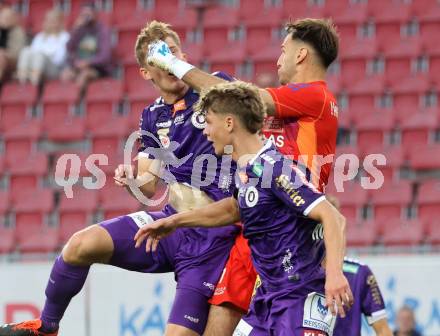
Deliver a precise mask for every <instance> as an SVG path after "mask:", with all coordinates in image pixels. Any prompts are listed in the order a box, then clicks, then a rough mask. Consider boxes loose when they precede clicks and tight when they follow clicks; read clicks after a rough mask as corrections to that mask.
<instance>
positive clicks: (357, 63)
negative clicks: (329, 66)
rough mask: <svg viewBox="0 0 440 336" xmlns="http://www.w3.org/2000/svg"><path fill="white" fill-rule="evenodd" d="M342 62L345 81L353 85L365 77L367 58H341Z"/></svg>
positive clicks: (343, 79) (342, 74)
mask: <svg viewBox="0 0 440 336" xmlns="http://www.w3.org/2000/svg"><path fill="white" fill-rule="evenodd" d="M340 63H341V76H342V81H343V82H344V83H347V84H351V85H353V84H354V83H356V82H358V81H359V80H360V79H362V78H364V77H365V74H366V68H367V60H366V59H365V58H364V57H350V58H348V57H347V58H341V59H340ZM348 88H349V87H348Z"/></svg>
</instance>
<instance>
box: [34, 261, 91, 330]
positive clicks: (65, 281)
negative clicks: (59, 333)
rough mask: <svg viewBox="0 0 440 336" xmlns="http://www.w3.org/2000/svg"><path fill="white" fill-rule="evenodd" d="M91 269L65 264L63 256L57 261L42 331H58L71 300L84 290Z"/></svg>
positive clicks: (50, 279) (52, 275)
mask: <svg viewBox="0 0 440 336" xmlns="http://www.w3.org/2000/svg"><path fill="white" fill-rule="evenodd" d="M89 269H90V266H87V267H83V266H72V265H69V264H67V263H65V262H64V260H63V256H62V255H60V256H59V257H58V258H57V259H56V261H55V263H54V265H53V268H52V272H51V273H50V277H49V281H48V283H47V287H46V303H45V304H44V308H43V312H42V313H41V321H42V328H41V331H43V332H53V331H56V330H58V326H59V323H60V321H61V319H62V317H63V315H64V312H65V311H66V309H67V307H68V306H69V303H70V300H71V299H72V298H73V297H74V296H75V295H76V294H78V293H79V292H80V291H81V289H82V288H83V286H84V283H85V282H86V279H87V274H88V273H89Z"/></svg>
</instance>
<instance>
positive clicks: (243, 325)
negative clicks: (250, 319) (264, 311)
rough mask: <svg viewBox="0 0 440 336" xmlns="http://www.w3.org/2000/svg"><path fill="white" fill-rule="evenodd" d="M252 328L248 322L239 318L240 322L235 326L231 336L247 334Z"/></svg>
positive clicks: (247, 335) (244, 335)
mask: <svg viewBox="0 0 440 336" xmlns="http://www.w3.org/2000/svg"><path fill="white" fill-rule="evenodd" d="M252 329H254V328H253V327H252V326H251V325H250V324H249V323H247V322H246V321H245V320H240V323H238V325H237V328H235V331H234V333H233V334H232V336H249V335H250V334H251V332H252Z"/></svg>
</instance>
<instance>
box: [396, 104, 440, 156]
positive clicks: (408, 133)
mask: <svg viewBox="0 0 440 336" xmlns="http://www.w3.org/2000/svg"><path fill="white" fill-rule="evenodd" d="M438 125H439V116H438V115H437V111H435V110H424V111H423V110H422V111H418V112H414V114H413V115H412V116H410V117H408V118H407V119H406V120H403V121H402V123H401V127H402V145H403V146H404V147H405V148H407V149H409V150H411V149H410V148H411V147H418V146H420V145H427V144H428V143H429V137H430V132H431V131H433V130H434V129H435V128H436V127H438Z"/></svg>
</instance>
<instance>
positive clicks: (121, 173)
mask: <svg viewBox="0 0 440 336" xmlns="http://www.w3.org/2000/svg"><path fill="white" fill-rule="evenodd" d="M133 178H134V168H133V166H132V165H127V164H120V165H119V166H118V167H117V168H116V169H115V176H114V177H113V179H114V180H115V184H116V185H118V186H120V187H125V186H126V185H127V180H128V179H133Z"/></svg>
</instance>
